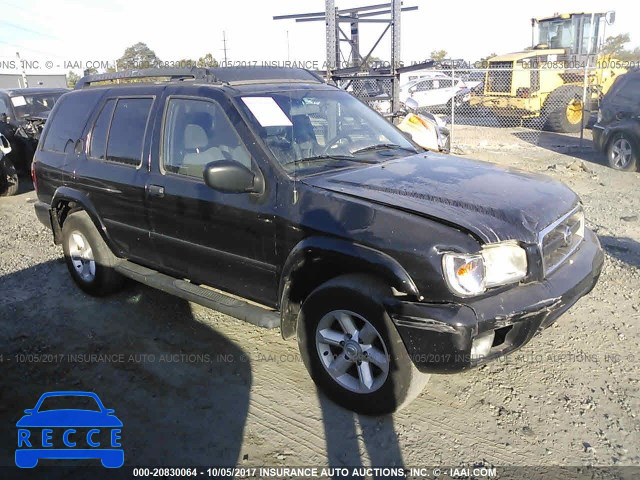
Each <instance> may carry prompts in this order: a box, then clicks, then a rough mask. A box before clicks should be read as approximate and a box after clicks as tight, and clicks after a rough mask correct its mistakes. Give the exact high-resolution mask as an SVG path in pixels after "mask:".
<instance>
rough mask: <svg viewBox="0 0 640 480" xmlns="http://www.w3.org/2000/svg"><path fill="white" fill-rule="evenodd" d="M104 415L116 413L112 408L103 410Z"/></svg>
mask: <svg viewBox="0 0 640 480" xmlns="http://www.w3.org/2000/svg"><path fill="white" fill-rule="evenodd" d="M104 413H106V414H107V415H111V414H112V413H116V411H115V410H114V409H113V408H105V409H104Z"/></svg>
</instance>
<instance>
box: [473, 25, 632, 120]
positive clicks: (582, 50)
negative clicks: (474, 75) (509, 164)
mask: <svg viewBox="0 0 640 480" xmlns="http://www.w3.org/2000/svg"><path fill="white" fill-rule="evenodd" d="M614 19H615V13H614V12H607V13H566V14H555V15H553V16H552V17H546V18H538V19H535V18H534V19H531V27H532V46H531V48H530V49H527V50H525V51H522V52H516V53H510V54H507V55H500V56H497V57H493V58H490V59H489V60H488V64H487V65H483V67H485V68H488V70H487V73H486V75H485V81H484V90H483V92H482V94H480V95H476V96H474V97H472V98H471V102H470V103H471V105H472V106H476V107H485V108H487V109H489V110H490V111H491V112H492V113H493V114H494V115H496V117H498V119H499V120H500V122H501V123H505V124H507V123H516V122H519V121H521V120H522V119H528V118H538V119H540V120H542V121H543V123H544V125H545V126H546V128H548V129H549V130H552V131H556V132H578V131H579V130H580V129H581V128H582V126H583V125H584V123H586V119H584V121H583V117H584V116H585V113H587V115H588V113H589V112H591V111H595V110H597V108H598V102H599V99H600V98H601V97H602V95H604V93H606V92H607V90H608V89H609V87H610V86H611V84H612V83H613V81H614V80H615V78H616V77H617V76H618V75H620V74H622V73H624V72H626V71H627V68H625V65H624V62H620V61H617V60H615V59H613V58H611V57H610V56H606V55H602V54H600V53H599V51H600V49H601V46H602V44H603V39H604V34H605V28H606V25H608V24H609V25H610V24H611V23H613V21H614ZM585 84H586V89H585V88H583V86H584V85H585Z"/></svg>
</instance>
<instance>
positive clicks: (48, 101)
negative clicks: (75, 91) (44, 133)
mask: <svg viewBox="0 0 640 480" xmlns="http://www.w3.org/2000/svg"><path fill="white" fill-rule="evenodd" d="M61 96H62V92H60V93H38V94H35V95H16V96H14V97H11V103H13V109H14V110H15V112H16V117H18V118H26V117H37V116H40V115H42V114H43V113H44V112H48V111H50V110H51V109H52V108H53V104H54V103H56V101H57V100H58V98H60V97H61Z"/></svg>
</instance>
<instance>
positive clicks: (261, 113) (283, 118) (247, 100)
mask: <svg viewBox="0 0 640 480" xmlns="http://www.w3.org/2000/svg"><path fill="white" fill-rule="evenodd" d="M242 101H243V102H244V104H245V105H246V106H247V107H248V108H249V110H251V113H253V115H254V116H255V117H256V119H257V120H258V122H259V123H260V125H262V126H263V127H291V126H292V123H291V120H289V118H288V117H287V115H286V114H285V113H284V112H283V111H282V109H281V108H280V106H279V105H278V104H277V103H276V101H275V100H274V99H273V98H271V97H242Z"/></svg>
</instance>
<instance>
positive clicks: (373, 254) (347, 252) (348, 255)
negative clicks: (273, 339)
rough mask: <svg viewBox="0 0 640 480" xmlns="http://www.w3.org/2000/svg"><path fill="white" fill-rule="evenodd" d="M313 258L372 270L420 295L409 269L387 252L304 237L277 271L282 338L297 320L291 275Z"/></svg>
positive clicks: (392, 284) (289, 333)
mask: <svg viewBox="0 0 640 480" xmlns="http://www.w3.org/2000/svg"><path fill="white" fill-rule="evenodd" d="M315 259H322V260H327V261H331V262H335V263H338V264H339V265H341V266H344V267H346V269H347V270H349V271H357V272H359V273H371V274H373V275H376V276H378V277H380V278H381V279H382V280H384V281H385V282H386V283H387V284H388V285H389V286H390V287H393V288H395V289H396V290H398V291H399V292H401V293H404V294H407V295H409V296H411V297H415V298H420V292H419V291H418V288H417V287H416V284H415V282H414V281H413V279H412V278H411V276H410V275H409V273H408V272H407V271H406V270H405V269H404V267H403V266H402V265H400V263H398V261H397V260H395V259H394V258H393V257H391V256H390V255H388V254H386V253H384V252H381V251H379V250H376V249H374V248H371V247H367V246H365V245H360V244H357V243H353V242H349V241H346V240H341V239H338V238H328V237H319V236H312V237H307V238H305V239H304V240H302V241H300V242H299V243H298V244H297V245H295V246H294V247H293V249H292V250H291V252H290V253H289V256H288V257H287V260H286V261H285V263H284V266H283V268H282V273H281V275H280V284H279V287H278V298H279V299H280V304H279V307H280V311H281V333H282V336H283V337H284V338H289V337H291V336H293V335H294V334H295V328H296V323H297V313H298V308H297V307H299V305H297V306H296V305H293V304H292V302H290V293H291V279H292V275H293V274H294V273H295V272H296V271H297V270H299V269H301V268H303V267H304V266H305V263H308V262H309V261H315Z"/></svg>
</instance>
